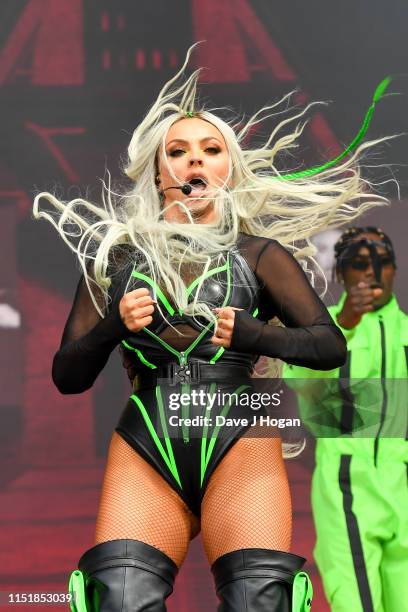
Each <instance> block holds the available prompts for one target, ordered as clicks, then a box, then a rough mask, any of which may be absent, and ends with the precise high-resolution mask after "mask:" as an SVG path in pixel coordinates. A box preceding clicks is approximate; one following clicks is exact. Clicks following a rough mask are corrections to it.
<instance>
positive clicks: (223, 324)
mask: <svg viewBox="0 0 408 612" xmlns="http://www.w3.org/2000/svg"><path fill="white" fill-rule="evenodd" d="M235 310H243V309H242V308H235V307H234V306H225V307H224V308H213V311H214V312H215V314H216V315H217V317H218V321H217V325H216V327H215V332H214V335H213V337H212V338H211V342H212V343H213V344H215V345H216V346H223V347H224V348H229V347H230V345H231V339H232V330H233V329H234V321H235Z"/></svg>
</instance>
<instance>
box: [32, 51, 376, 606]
mask: <svg viewBox="0 0 408 612" xmlns="http://www.w3.org/2000/svg"><path fill="white" fill-rule="evenodd" d="M188 57H189V54H188V55H187V59H186V63H185V64H184V66H183V67H182V69H181V70H180V72H179V73H178V74H177V75H176V76H175V77H174V78H173V79H172V80H171V81H169V82H168V83H167V84H166V85H165V86H164V88H163V89H162V91H161V92H160V94H159V96H158V98H157V100H156V102H155V103H154V105H153V106H152V108H151V109H150V111H149V112H148V114H147V116H146V117H145V118H144V120H143V121H142V122H141V124H140V125H139V126H138V127H137V129H136V130H135V132H134V134H133V137H132V140H131V142H130V146H129V162H128V165H127V167H126V169H125V172H126V174H127V175H128V177H130V178H131V179H132V181H133V182H134V184H133V187H132V189H131V191H130V192H129V193H127V194H126V195H125V196H123V197H122V198H117V197H116V198H115V195H116V194H114V193H113V191H112V189H111V188H110V185H107V186H106V187H105V196H106V197H105V198H104V208H101V207H98V206H95V205H93V204H91V203H89V202H86V201H84V200H82V199H79V200H75V201H72V202H70V203H67V204H64V203H62V202H59V201H58V200H57V199H56V198H55V197H54V196H52V195H51V194H44V193H42V194H39V195H38V196H37V197H36V200H35V205H34V213H35V215H36V216H37V217H40V216H42V217H45V218H47V219H48V220H49V221H51V222H52V223H53V224H54V225H55V226H56V227H57V229H58V231H59V232H60V234H61V236H62V237H63V238H64V239H65V241H66V242H67V243H68V244H69V246H70V247H71V248H72V249H73V250H74V251H75V253H76V254H77V256H78V258H79V261H80V263H81V266H82V269H83V276H82V278H81V280H80V282H79V285H78V289H77V292H76V295H75V299H74V304H73V307H72V310H71V312H70V315H69V317H68V321H67V323H66V326H65V329H64V333H63V337H62V342H61V347H60V349H59V351H58V352H57V354H56V355H55V358H54V363H53V380H54V382H55V384H56V386H57V387H58V389H59V390H60V391H61V392H62V393H82V392H83V391H85V390H86V389H89V388H90V387H91V386H92V385H93V383H94V381H95V379H96V378H97V376H98V374H99V373H100V372H101V370H102V369H103V367H104V366H105V364H106V362H107V360H108V357H109V355H110V353H111V352H112V351H113V349H114V348H115V347H117V346H118V345H119V344H120V345H121V350H122V353H123V360H124V364H125V366H126V367H127V369H128V372H129V376H130V378H131V380H132V383H133V394H132V395H131V397H130V399H129V402H128V404H127V406H126V407H125V409H124V411H123V413H122V416H121V417H120V420H119V423H118V426H117V427H116V430H115V432H114V433H113V436H112V440H111V444H110V448H109V455H108V460H107V467H106V472H105V478H104V483H103V490H102V496H101V500H100V507H99V512H98V518H97V526H96V538H95V546H93V547H92V548H91V549H90V550H88V551H87V552H85V554H84V555H83V556H82V557H81V559H80V561H79V569H80V572H79V571H76V572H74V574H73V582H74V583H75V584H74V587H73V589H74V591H75V592H76V602H75V603H73V604H72V610H88V611H89V610H92V611H94V610H98V611H101V612H108V611H109V612H119V611H125V610H126V611H128V612H130V611H132V612H137V611H141V610H149V611H152V612H153V611H159V610H160V611H163V610H165V609H166V605H165V599H166V598H167V597H168V596H169V595H170V593H171V592H172V590H173V583H174V580H175V576H176V574H177V571H178V568H179V567H180V566H181V564H182V562H183V560H184V558H185V556H186V553H187V549H188V545H189V542H190V540H191V539H192V538H194V537H195V536H196V535H197V534H198V533H199V531H200V530H201V533H202V538H203V543H204V549H205V552H206V555H207V558H208V561H209V563H210V564H211V569H212V572H213V574H214V578H215V583H216V589H217V594H218V597H219V599H220V601H221V602H222V603H221V607H220V610H222V611H224V612H227V611H228V612H230V611H237V610H247V611H255V610H256V612H261V611H263V610H265V612H266V611H268V612H271V611H272V610H274V611H277V610H279V611H289V610H292V609H293V610H306V609H309V608H310V599H311V586H310V584H309V583H308V580H307V576H306V574H304V573H302V572H299V570H300V568H301V567H302V565H303V563H304V561H305V560H304V559H303V558H301V557H299V556H297V555H294V554H292V553H290V552H289V550H290V543H291V500H290V493H289V488H288V481H287V477H286V472H285V467H284V463H283V459H282V447H281V441H280V439H279V437H277V436H276V437H272V436H270V437H266V438H261V437H254V436H251V437H249V436H244V433H245V432H247V430H248V429H250V427H249V426H248V425H247V424H245V423H244V419H242V420H241V421H239V422H238V423H237V424H235V425H234V426H233V427H228V428H227V427H225V428H222V427H221V426H219V425H215V424H214V422H212V421H211V416H212V411H211V410H210V409H209V405H208V403H207V402H201V403H200V402H198V405H197V404H196V403H194V402H193V401H192V398H193V391H196V392H199V391H201V390H203V391H206V392H208V396H210V395H211V393H212V394H213V395H214V394H215V392H218V391H220V390H221V391H229V392H231V391H233V392H235V393H236V395H237V396H239V395H240V394H241V393H242V392H243V390H245V389H248V388H250V384H251V383H250V381H251V378H250V376H251V373H252V372H253V368H254V364H255V362H256V360H257V359H258V357H259V355H265V356H270V357H273V358H279V359H283V360H285V361H287V362H288V363H292V364H299V365H303V366H306V367H310V368H316V369H332V368H335V367H338V366H340V365H341V364H342V363H343V361H344V359H345V354H346V347H345V341H344V338H343V336H342V334H341V332H340V331H339V329H338V328H337V326H336V325H334V324H333V322H332V320H331V318H330V316H329V314H328V312H327V310H326V308H325V307H324V305H323V303H322V302H321V300H320V299H319V297H318V296H317V295H316V293H315V292H314V290H313V289H312V288H311V286H310V284H309V281H308V279H307V277H306V275H305V273H304V271H303V269H302V268H301V267H300V266H299V264H298V263H297V261H296V259H295V258H294V257H293V256H292V255H291V254H290V253H289V252H288V251H287V250H286V249H285V248H284V246H282V245H285V246H287V247H288V248H291V249H292V250H294V246H293V241H294V239H296V240H300V241H303V247H304V248H303V249H302V250H298V251H297V253H296V255H297V257H305V256H306V255H309V254H310V253H312V252H313V251H312V247H311V243H310V242H309V237H310V236H311V235H312V234H314V233H316V232H318V231H319V230H321V229H323V228H327V227H335V226H338V225H339V224H341V223H344V222H346V221H348V220H351V219H354V218H355V217H356V216H357V215H358V214H360V213H361V212H362V211H363V210H365V209H367V208H369V207H370V206H372V205H374V204H378V203H379V202H380V201H381V200H382V198H380V197H379V196H370V195H369V194H368V193H367V191H366V185H365V184H363V181H362V180H361V179H360V177H359V173H358V170H357V169H356V164H355V158H356V155H357V154H358V151H357V153H356V154H355V155H354V156H353V157H352V158H351V159H348V160H347V161H345V162H343V163H342V164H341V165H340V166H338V167H337V168H336V169H335V170H333V168H331V169H330V170H329V169H328V168H327V167H326V168H323V169H318V170H319V172H317V174H318V177H319V180H316V179H313V180H310V178H309V176H307V175H305V176H303V175H302V176H301V174H302V173H300V174H299V173H298V174H297V175H290V178H291V179H293V180H290V181H289V180H288V181H286V180H282V179H284V178H285V177H284V176H283V177H282V176H281V175H280V174H279V173H278V171H277V170H276V168H275V167H274V165H273V162H274V158H275V156H276V155H277V153H279V152H280V151H281V150H284V149H285V148H286V147H289V146H294V143H295V141H296V139H297V137H298V136H299V134H300V133H301V131H302V128H301V127H297V129H296V130H295V132H294V133H293V134H290V135H286V136H284V137H281V138H280V139H275V136H276V135H277V134H278V132H279V130H280V129H281V128H282V127H283V125H284V124H286V123H288V121H289V120H286V121H283V122H282V123H281V124H279V125H278V126H277V127H276V128H275V130H274V131H273V133H272V134H271V135H270V137H269V138H268V140H267V142H266V143H265V145H264V146H262V147H259V148H257V149H255V150H253V149H246V150H244V149H243V148H241V146H240V143H242V141H243V139H244V138H245V137H246V135H247V133H248V130H249V129H250V127H251V126H252V125H254V124H255V123H257V122H259V121H261V120H263V119H265V118H266V115H267V113H266V112H264V111H267V110H270V109H271V108H273V107H269V109H262V111H259V112H258V113H257V114H256V115H255V116H253V117H252V118H251V119H250V120H249V121H248V123H247V124H246V126H245V127H244V128H242V129H241V130H240V131H237V132H234V130H233V129H232V128H231V127H230V125H229V124H228V123H226V122H225V121H223V120H222V119H221V118H220V117H218V116H217V115H215V114H213V113H211V112H209V111H207V110H204V109H203V108H199V107H198V102H196V84H197V79H198V75H199V71H196V72H194V73H193V74H192V75H191V76H190V77H189V78H188V79H187V80H185V81H184V82H182V83H181V84H180V83H179V79H180V77H181V74H182V71H183V70H184V68H185V66H186V64H187V61H188ZM304 112H305V111H303V112H302V113H300V114H299V115H298V117H299V116H301V115H303V113H304ZM293 119H295V118H293ZM365 146H367V145H365ZM360 149H361V148H360ZM346 171H347V172H346ZM42 198H46V199H47V200H48V202H50V203H51V204H52V205H53V206H54V208H55V209H56V210H57V212H58V214H59V220H56V218H55V215H53V214H52V213H51V212H50V211H40V209H39V202H40V200H41V199H42ZM73 227H74V230H76V231H73ZM75 236H76V238H77V241H76V242H75ZM275 316H277V317H278V318H279V319H280V321H281V322H282V323H283V324H284V325H285V326H286V327H280V326H273V325H268V324H267V322H268V321H269V320H271V319H272V318H274V317H275ZM180 394H187V395H188V396H189V397H190V399H189V400H188V401H187V402H184V401H182V396H181V395H180ZM175 397H179V398H180V410H179V411H178V412H177V415H176V412H175V410H174V404H173V400H174V398H175ZM206 397H207V396H206ZM186 403H187V405H186ZM215 410H217V409H215ZM180 413H181V416H182V417H183V419H181V421H180V423H181V424H180V427H178V426H176V427H175V428H173V429H171V427H172V425H173V422H174V421H173V420H172V419H171V417H172V416H173V417H174V416H175V415H176V416H177V417H179V416H180ZM227 414H229V415H232V414H234V416H235V415H236V414H238V415H240V414H242V411H241V408H240V406H239V402H235V404H234V401H229V402H228V401H227V402H226V403H224V404H223V403H222V402H221V405H220V406H219V412H218V416H226V415H227ZM194 416H198V417H201V418H202V419H203V417H204V416H207V417H208V420H207V421H206V422H205V421H203V420H202V421H200V422H201V423H202V426H200V427H199V437H196V435H195V434H194V432H193V429H191V428H190V425H189V422H188V420H187V417H194ZM169 432H170V433H171V435H170V433H169ZM178 433H180V435H177V434H178ZM81 577H83V580H84V582H83V583H81V584H82V586H81V584H78V580H79V578H81ZM81 588H82V589H83V592H82V597H81ZM292 592H293V593H294V595H293V597H294V598H295V599H294V601H293V602H292V598H293V597H292ZM292 605H293V608H292Z"/></svg>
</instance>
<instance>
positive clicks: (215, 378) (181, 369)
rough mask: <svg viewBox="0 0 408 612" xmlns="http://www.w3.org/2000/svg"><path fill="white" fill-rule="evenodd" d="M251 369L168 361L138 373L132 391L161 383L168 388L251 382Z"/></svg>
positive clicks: (243, 366)
mask: <svg viewBox="0 0 408 612" xmlns="http://www.w3.org/2000/svg"><path fill="white" fill-rule="evenodd" d="M251 374H252V367H250V366H245V365H233V364H227V363H223V364H221V363H214V364H211V363H203V362H202V361H191V362H189V363H186V364H184V365H180V364H179V363H177V361H170V362H168V363H166V364H164V365H162V366H158V367H157V368H155V369H154V370H152V371H151V372H140V373H139V374H137V376H136V377H135V379H134V380H133V389H134V391H138V390H139V389H145V388H150V387H155V386H156V385H160V384H161V383H163V384H167V385H170V386H173V385H179V384H190V383H192V384H195V383H199V382H218V383H223V382H237V383H239V384H241V383H242V382H243V380H245V379H247V380H248V381H250V380H251Z"/></svg>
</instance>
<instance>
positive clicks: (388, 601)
mask: <svg viewBox="0 0 408 612" xmlns="http://www.w3.org/2000/svg"><path fill="white" fill-rule="evenodd" d="M336 259H337V278H338V280H339V281H340V282H342V283H344V287H345V293H344V294H343V295H342V297H341V299H340V301H339V303H338V304H337V305H335V306H332V307H330V308H329V311H330V313H331V315H332V317H333V319H334V320H335V321H336V322H337V324H338V325H339V327H340V328H341V330H342V332H343V334H344V335H345V337H346V339H347V344H348V359H347V361H346V364H345V365H344V366H342V367H341V368H336V369H334V370H330V371H326V372H318V371H316V370H314V371H312V370H309V369H307V368H302V367H298V366H290V365H285V367H284V377H285V378H286V379H287V382H288V384H289V385H290V386H292V387H294V388H295V389H297V392H298V402H299V409H300V412H301V414H302V417H303V418H304V420H305V422H306V423H307V425H308V427H309V428H310V429H311V430H312V431H313V432H314V433H315V434H316V435H317V436H319V435H320V436H321V435H327V436H328V435H331V436H333V435H334V434H333V428H334V427H336V426H337V429H338V431H337V436H336V437H330V438H329V437H320V438H318V439H317V445H316V469H315V472H314V474H313V482H312V508H313V516H314V521H315V526H316V533H317V541H316V547H315V550H314V555H315V559H316V562H317V565H318V567H319V570H320V573H321V575H322V579H323V584H324V589H325V592H326V596H327V599H328V601H329V603H330V606H331V610H332V611H333V612H343V611H347V612H348V611H351V610H352V611H353V612H360V611H364V612H368V611H375V612H394V611H395V610H402V609H404V605H406V603H405V604H404V603H403V602H408V581H407V577H408V515H407V508H408V492H407V462H408V442H407V440H406V431H407V408H406V407H407V384H408V383H407V363H408V316H407V315H406V314H405V313H404V312H402V311H401V309H400V308H399V306H398V303H397V300H396V298H395V296H394V295H393V293H392V286H393V281H394V275H395V270H396V265H395V257H394V252H393V248H392V245H391V242H390V240H389V238H388V237H387V236H386V235H385V234H384V233H383V232H382V231H381V230H379V229H376V228H352V229H351V230H348V231H347V232H346V233H345V234H343V235H342V237H341V239H340V240H339V242H338V243H337V244H336ZM305 379H307V380H305ZM313 379H314V383H313V384H311V381H312V380H313ZM318 379H320V380H318ZM334 386H335V387H336V390H337V393H335V392H334ZM322 411H323V414H322ZM319 413H320V414H319Z"/></svg>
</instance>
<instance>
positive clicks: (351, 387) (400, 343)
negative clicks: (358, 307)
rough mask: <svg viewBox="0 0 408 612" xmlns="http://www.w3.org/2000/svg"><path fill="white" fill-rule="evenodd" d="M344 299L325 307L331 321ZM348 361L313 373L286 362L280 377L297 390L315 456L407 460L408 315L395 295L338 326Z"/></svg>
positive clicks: (344, 296)
mask: <svg viewBox="0 0 408 612" xmlns="http://www.w3.org/2000/svg"><path fill="white" fill-rule="evenodd" d="M345 299H346V294H345V293H344V294H343V295H342V296H341V298H340V301H339V303H338V304H336V305H335V306H331V307H329V312H330V314H331V315H332V317H333V319H334V321H335V323H336V324H337V325H338V323H337V314H338V313H339V312H340V310H341V309H342V307H343V303H344V301H345ZM339 327H340V329H341V331H342V332H343V334H344V336H345V338H346V340H347V348H348V353H347V361H346V363H345V365H343V366H342V367H341V368H336V369H334V370H329V371H326V372H324V371H316V370H310V369H308V368H302V367H300V366H292V365H288V364H285V366H284V370H283V378H285V380H286V383H287V384H288V386H290V387H292V388H293V389H295V390H296V393H297V399H298V404H299V412H300V416H301V418H302V420H303V422H304V423H305V425H306V426H307V427H308V429H309V430H310V431H311V432H312V433H313V434H314V435H315V436H316V437H317V445H316V459H317V461H318V460H319V457H320V456H322V455H323V454H325V455H326V456H327V454H328V453H329V454H333V453H340V454H351V453H352V454H354V455H355V454H357V455H359V456H361V457H364V458H365V459H368V460H370V461H371V460H373V461H374V463H375V464H377V463H378V462H383V461H389V460H398V461H400V460H402V461H408V442H407V426H408V316H407V315H406V314H405V313H404V312H403V311H402V310H400V308H399V306H398V302H397V300H396V298H395V296H392V298H391V300H390V301H389V302H388V304H386V305H385V306H383V307H382V308H380V309H379V310H376V311H374V312H369V313H366V314H365V315H364V316H363V317H362V319H361V322H360V323H359V324H358V325H357V326H356V327H355V328H354V329H352V330H347V329H343V328H342V327H341V326H340V325H339Z"/></svg>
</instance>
